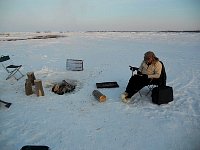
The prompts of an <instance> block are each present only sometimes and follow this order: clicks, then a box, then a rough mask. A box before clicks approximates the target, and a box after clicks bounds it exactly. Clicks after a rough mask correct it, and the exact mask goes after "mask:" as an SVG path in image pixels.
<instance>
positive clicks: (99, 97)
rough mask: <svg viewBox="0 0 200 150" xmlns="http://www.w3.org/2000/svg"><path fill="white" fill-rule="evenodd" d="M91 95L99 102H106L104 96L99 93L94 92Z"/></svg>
mask: <svg viewBox="0 0 200 150" xmlns="http://www.w3.org/2000/svg"><path fill="white" fill-rule="evenodd" d="M92 94H93V96H94V97H95V98H96V99H97V100H98V101H99V102H105V101H106V96H105V95H103V94H102V93H101V92H100V91H98V90H94V91H93V92H92Z"/></svg>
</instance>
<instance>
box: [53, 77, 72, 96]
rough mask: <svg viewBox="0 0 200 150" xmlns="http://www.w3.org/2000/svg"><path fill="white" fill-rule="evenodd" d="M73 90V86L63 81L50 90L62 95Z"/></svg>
mask: <svg viewBox="0 0 200 150" xmlns="http://www.w3.org/2000/svg"><path fill="white" fill-rule="evenodd" d="M74 89H75V85H72V84H70V83H67V82H66V81H65V80H63V81H62V83H60V84H55V85H54V86H53V88H52V92H54V93H56V94H58V95H63V94H64V93H69V92H72V91H73V90H74Z"/></svg>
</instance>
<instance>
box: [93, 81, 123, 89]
mask: <svg viewBox="0 0 200 150" xmlns="http://www.w3.org/2000/svg"><path fill="white" fill-rule="evenodd" d="M96 86H97V88H116V87H119V85H118V84H117V82H102V83H96Z"/></svg>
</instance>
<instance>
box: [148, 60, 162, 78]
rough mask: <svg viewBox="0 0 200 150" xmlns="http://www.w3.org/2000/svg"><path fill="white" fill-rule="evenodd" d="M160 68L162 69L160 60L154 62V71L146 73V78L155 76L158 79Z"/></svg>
mask: <svg viewBox="0 0 200 150" xmlns="http://www.w3.org/2000/svg"><path fill="white" fill-rule="evenodd" d="M161 70H162V64H161V63H160V62H157V63H156V64H155V71H154V72H155V73H154V74H152V75H148V78H156V79H158V78H159V77H160V74H161Z"/></svg>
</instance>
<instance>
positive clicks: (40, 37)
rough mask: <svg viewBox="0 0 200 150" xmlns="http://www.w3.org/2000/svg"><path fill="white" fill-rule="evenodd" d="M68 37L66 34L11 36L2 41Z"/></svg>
mask: <svg viewBox="0 0 200 150" xmlns="http://www.w3.org/2000/svg"><path fill="white" fill-rule="evenodd" d="M62 37H66V36H64V35H40V36H34V37H30V38H9V39H3V40H0V41H19V40H31V39H50V38H62Z"/></svg>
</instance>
